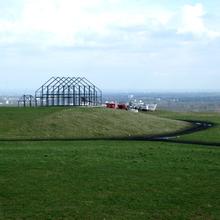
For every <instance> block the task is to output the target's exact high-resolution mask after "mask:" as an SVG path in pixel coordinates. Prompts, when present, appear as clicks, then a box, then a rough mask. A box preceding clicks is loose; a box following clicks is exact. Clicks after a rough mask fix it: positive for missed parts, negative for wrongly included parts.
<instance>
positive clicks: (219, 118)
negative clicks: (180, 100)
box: [148, 111, 220, 144]
mask: <svg viewBox="0 0 220 220" xmlns="http://www.w3.org/2000/svg"><path fill="white" fill-rule="evenodd" d="M148 114H151V115H154V116H159V117H163V118H170V119H176V120H195V121H196V120H198V121H207V122H212V123H214V127H212V128H209V129H208V130H204V131H200V132H196V133H192V134H187V135H183V136H181V137H180V138H179V140H186V141H201V142H207V143H211V142H213V143H219V144H220V113H217V112H200V113H195V112H168V111H157V112H154V113H148Z"/></svg>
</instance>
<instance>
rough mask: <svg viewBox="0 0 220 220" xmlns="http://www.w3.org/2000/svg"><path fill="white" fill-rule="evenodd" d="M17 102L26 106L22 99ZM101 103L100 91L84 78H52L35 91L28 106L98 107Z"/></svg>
mask: <svg viewBox="0 0 220 220" xmlns="http://www.w3.org/2000/svg"><path fill="white" fill-rule="evenodd" d="M22 98H24V99H25V96H22ZM19 102H20V103H23V104H24V106H27V105H26V102H22V99H20V100H19ZM101 103H102V91H101V90H100V89H99V88H98V87H96V86H95V85H94V84H92V83H91V82H90V81H89V80H87V79H86V78H85V77H52V78H50V79H49V80H48V81H47V82H46V83H44V84H43V85H42V86H41V87H40V88H39V89H37V90H36V92H35V96H34V98H33V99H31V104H30V106H36V107H37V106H40V107H43V106H98V105H101Z"/></svg>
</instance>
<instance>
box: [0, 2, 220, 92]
mask: <svg viewBox="0 0 220 220" xmlns="http://www.w3.org/2000/svg"><path fill="white" fill-rule="evenodd" d="M219 11H220V1H219V0H211V1H210V0H201V1H194V0H178V1H176V0H154V1H153V0H0V77H1V81H0V82H1V85H0V91H1V92H2V91H13V90H14V91H31V90H35V89H36V88H37V87H39V86H40V85H41V84H42V83H43V82H44V81H45V80H47V79H48V78H50V77H52V76H85V77H87V78H88V79H89V80H91V81H92V82H94V83H95V84H96V85H97V86H99V87H100V88H102V89H103V90H104V91H109V90H112V91H127V90H129V91H135V90H138V91H220V87H219V85H220V14H219Z"/></svg>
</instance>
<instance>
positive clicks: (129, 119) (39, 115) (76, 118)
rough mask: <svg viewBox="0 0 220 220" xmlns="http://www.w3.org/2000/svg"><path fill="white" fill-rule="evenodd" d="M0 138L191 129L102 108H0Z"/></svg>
mask: <svg viewBox="0 0 220 220" xmlns="http://www.w3.org/2000/svg"><path fill="white" fill-rule="evenodd" d="M0 118H1V121H0V139H38V138H40V139H41V138H42V139H44V138H45V139H58V138H64V139H65V138H73V139H74V138H76V139H77V138H97V137H100V138H104V137H130V136H139V135H140V136H142V135H143V136H148V135H149V136H150V135H156V134H164V133H170V132H174V131H178V130H182V129H185V128H186V127H188V126H190V125H189V124H188V123H186V122H182V121H176V120H172V119H165V118H160V117H157V116H153V115H149V114H142V113H133V112H128V111H121V110H111V109H104V108H0Z"/></svg>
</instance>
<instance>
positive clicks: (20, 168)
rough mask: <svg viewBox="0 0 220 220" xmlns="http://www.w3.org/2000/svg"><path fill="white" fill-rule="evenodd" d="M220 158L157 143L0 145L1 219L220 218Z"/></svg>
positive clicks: (206, 151) (199, 150) (209, 150)
mask: <svg viewBox="0 0 220 220" xmlns="http://www.w3.org/2000/svg"><path fill="white" fill-rule="evenodd" d="M219 158H220V151H219V149H217V148H204V147H199V146H196V145H195V146H193V145H184V144H171V143H159V142H141V141H139V142H138V141H130V142H129V141H75V142H74V141H72V142H71V141H57V142H0V173H1V177H0V185H1V187H0V219H4V220H7V219H28V220H29V219H172V220H173V219H219V216H220V197H219V195H220V187H219V185H220V176H219V172H220V160H219Z"/></svg>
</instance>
